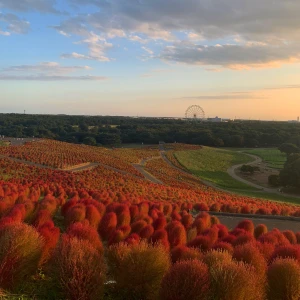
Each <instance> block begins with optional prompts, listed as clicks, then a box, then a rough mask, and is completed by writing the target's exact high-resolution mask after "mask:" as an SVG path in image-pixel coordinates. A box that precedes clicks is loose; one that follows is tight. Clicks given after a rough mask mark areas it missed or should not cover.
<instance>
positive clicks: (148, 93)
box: [0, 0, 300, 120]
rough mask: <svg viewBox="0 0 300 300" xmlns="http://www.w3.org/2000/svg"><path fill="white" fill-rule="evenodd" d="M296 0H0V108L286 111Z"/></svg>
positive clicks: (299, 90)
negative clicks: (196, 107)
mask: <svg viewBox="0 0 300 300" xmlns="http://www.w3.org/2000/svg"><path fill="white" fill-rule="evenodd" d="M299 16H300V1H299V0H264V1H262V0H251V1H250V0H0V54H1V60H0V92H1V94H0V113H1V112H16V113H22V112H23V111H24V110H26V112H27V113H48V114H82V115H83V114H87V115H126V116H137V115H138V116H173V117H183V116H184V112H185V110H186V108H187V107H188V106H190V105H193V104H197V105H200V106H201V107H203V109H204V110H205V113H206V116H209V117H215V116H220V117H228V118H234V117H236V118H245V119H249V118H250V119H267V120H291V119H296V118H297V116H299V115H300V64H299V62H300V17H299Z"/></svg>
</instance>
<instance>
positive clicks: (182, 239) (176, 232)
mask: <svg viewBox="0 0 300 300" xmlns="http://www.w3.org/2000/svg"><path fill="white" fill-rule="evenodd" d="M186 241H187V237H186V231H185V228H184V226H183V225H182V224H181V223H179V224H177V225H175V226H174V227H173V228H171V229H170V231H169V242H170V245H171V247H176V246H178V245H185V244H186Z"/></svg>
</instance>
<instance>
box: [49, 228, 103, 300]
mask: <svg viewBox="0 0 300 300" xmlns="http://www.w3.org/2000/svg"><path fill="white" fill-rule="evenodd" d="M52 272H53V274H52V275H53V278H55V280H57V281H58V285H59V286H60V287H61V288H62V291H63V293H64V294H65V296H66V298H67V299H74V300H75V299H82V300H90V299H103V287H104V280H105V273H106V268H105V265H104V262H103V258H102V256H101V254H100V253H99V251H97V250H96V248H94V247H93V245H92V244H91V243H90V242H88V241H87V240H80V239H78V238H76V237H70V236H68V235H66V234H64V235H63V236H62V239H61V242H60V243H59V245H58V247H57V249H56V251H55V254H54V259H53V268H52Z"/></svg>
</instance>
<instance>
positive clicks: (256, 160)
mask: <svg viewBox="0 0 300 300" xmlns="http://www.w3.org/2000/svg"><path fill="white" fill-rule="evenodd" d="M239 153H243V154H245V155H248V156H249V157H251V158H253V159H254V160H253V161H251V162H249V163H246V164H238V165H234V166H231V167H230V168H229V169H227V173H228V174H229V175H230V176H231V177H232V178H234V179H235V180H237V181H239V182H242V183H245V184H247V185H249V186H252V187H254V188H256V189H259V190H261V191H262V192H265V193H271V194H277V195H280V196H285V197H291V198H297V199H299V197H298V196H295V195H290V194H286V193H282V192H280V191H278V189H277V188H268V187H263V186H261V185H258V184H255V183H253V182H250V181H248V180H246V179H244V178H241V177H240V176H238V175H237V174H236V171H237V170H238V169H239V168H240V167H241V166H243V165H247V166H251V165H255V164H259V163H262V159H261V158H260V157H258V156H256V155H253V154H248V153H244V152H241V151H239Z"/></svg>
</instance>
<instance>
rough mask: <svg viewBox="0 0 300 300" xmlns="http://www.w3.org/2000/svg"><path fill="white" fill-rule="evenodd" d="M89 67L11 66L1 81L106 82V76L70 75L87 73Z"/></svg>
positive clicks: (56, 64)
mask: <svg viewBox="0 0 300 300" xmlns="http://www.w3.org/2000/svg"><path fill="white" fill-rule="evenodd" d="M89 70H91V68H90V67H89V66H61V65H60V64H58V63H57V62H42V63H40V64H37V65H19V66H10V67H8V68H4V69H2V70H0V80H31V81H33V80H35V81H58V80H77V81H78V80H105V79H108V78H107V77H104V76H91V75H69V74H70V73H77V72H86V71H89Z"/></svg>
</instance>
